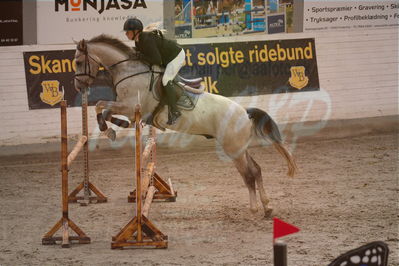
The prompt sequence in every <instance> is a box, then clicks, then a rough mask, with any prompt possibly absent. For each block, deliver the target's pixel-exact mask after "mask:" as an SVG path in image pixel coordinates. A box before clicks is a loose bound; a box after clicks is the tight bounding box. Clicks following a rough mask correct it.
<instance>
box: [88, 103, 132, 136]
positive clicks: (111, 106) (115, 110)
mask: <svg viewBox="0 0 399 266" xmlns="http://www.w3.org/2000/svg"><path fill="white" fill-rule="evenodd" d="M103 110H107V111H108V112H109V113H110V115H107V118H108V119H109V120H108V119H107V120H108V121H110V122H112V123H115V124H116V125H118V126H121V127H128V126H129V122H127V121H125V120H121V119H118V118H115V117H112V114H119V115H125V116H128V117H130V116H131V115H130V114H132V113H134V110H133V109H132V108H131V107H129V106H127V105H125V104H124V103H121V102H113V101H98V102H97V104H96V113H97V123H98V127H99V128H100V131H102V132H103V131H106V130H107V129H108V126H107V123H106V122H105V120H106V119H105V118H104V116H103Z"/></svg>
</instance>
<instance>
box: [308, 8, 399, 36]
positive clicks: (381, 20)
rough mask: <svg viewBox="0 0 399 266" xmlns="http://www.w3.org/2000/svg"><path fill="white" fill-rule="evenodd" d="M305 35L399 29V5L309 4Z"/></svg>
mask: <svg viewBox="0 0 399 266" xmlns="http://www.w3.org/2000/svg"><path fill="white" fill-rule="evenodd" d="M303 25H304V27H303V31H304V32H310V31H325V30H340V29H346V30H347V29H362V28H381V27H398V26H399V3H398V1H394V0H391V1H385V0H384V1H305V3H304V22H303Z"/></svg>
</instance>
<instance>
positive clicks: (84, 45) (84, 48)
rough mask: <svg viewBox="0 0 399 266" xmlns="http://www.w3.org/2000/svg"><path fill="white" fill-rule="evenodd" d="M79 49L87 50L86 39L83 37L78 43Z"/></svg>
mask: <svg viewBox="0 0 399 266" xmlns="http://www.w3.org/2000/svg"><path fill="white" fill-rule="evenodd" d="M78 49H79V50H81V51H84V50H86V40H85V39H82V40H81V41H80V42H79V43H78Z"/></svg>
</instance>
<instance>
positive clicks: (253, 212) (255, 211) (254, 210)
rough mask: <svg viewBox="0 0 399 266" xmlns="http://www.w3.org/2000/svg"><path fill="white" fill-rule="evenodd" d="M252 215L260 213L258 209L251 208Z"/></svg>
mask: <svg viewBox="0 0 399 266" xmlns="http://www.w3.org/2000/svg"><path fill="white" fill-rule="evenodd" d="M249 210H250V211H251V213H252V214H255V213H257V212H258V208H249Z"/></svg>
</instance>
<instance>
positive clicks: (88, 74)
mask: <svg viewBox="0 0 399 266" xmlns="http://www.w3.org/2000/svg"><path fill="white" fill-rule="evenodd" d="M77 49H78V50H79V51H80V52H82V53H83V54H84V55H85V71H84V73H78V74H75V75H74V76H75V80H77V81H78V82H80V83H82V84H84V85H86V86H87V87H88V86H89V84H88V82H84V81H82V80H80V79H78V78H77V77H81V76H88V77H89V78H91V79H93V80H94V79H95V78H96V77H94V76H93V75H92V74H91V69H90V61H89V60H90V59H91V60H93V61H94V62H95V63H96V64H97V65H98V66H100V67H104V66H103V65H102V64H101V63H99V62H97V60H95V59H94V58H93V57H92V56H91V55H89V52H88V51H87V47H86V49H79V48H77ZM135 60H139V59H133V58H128V59H124V60H121V61H119V62H116V63H115V64H112V65H111V66H109V67H104V68H106V69H109V70H110V69H112V68H114V67H116V66H117V65H119V64H121V63H124V62H128V61H135ZM148 67H149V70H147V71H142V72H138V73H135V74H132V75H129V76H127V77H124V78H122V79H120V80H119V81H118V82H116V83H115V84H114V89H116V88H117V86H118V85H119V84H120V83H121V82H123V81H125V80H127V79H129V78H132V77H135V76H139V75H142V74H147V73H151V83H150V88H149V90H151V88H152V84H153V81H154V73H157V74H162V73H164V72H161V71H154V70H152V67H151V66H148ZM87 70H88V71H87Z"/></svg>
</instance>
